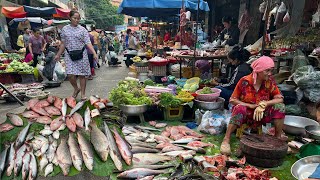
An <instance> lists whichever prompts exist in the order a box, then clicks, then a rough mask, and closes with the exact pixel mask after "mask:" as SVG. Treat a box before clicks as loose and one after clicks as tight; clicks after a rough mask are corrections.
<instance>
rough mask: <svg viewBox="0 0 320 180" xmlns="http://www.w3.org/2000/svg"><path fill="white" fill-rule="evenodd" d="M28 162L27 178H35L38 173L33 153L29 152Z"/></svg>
mask: <svg viewBox="0 0 320 180" xmlns="http://www.w3.org/2000/svg"><path fill="white" fill-rule="evenodd" d="M30 156H31V158H30V164H29V178H28V179H29V180H32V179H36V177H37V173H38V169H37V168H38V167H37V160H36V157H34V155H33V153H30Z"/></svg>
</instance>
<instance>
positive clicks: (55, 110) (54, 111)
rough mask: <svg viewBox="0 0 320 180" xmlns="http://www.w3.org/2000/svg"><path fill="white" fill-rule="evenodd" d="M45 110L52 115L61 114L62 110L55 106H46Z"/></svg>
mask: <svg viewBox="0 0 320 180" xmlns="http://www.w3.org/2000/svg"><path fill="white" fill-rule="evenodd" d="M44 110H45V111H47V112H48V113H49V114H50V115H51V116H60V115H61V112H60V110H59V109H58V108H56V107H54V106H48V107H44Z"/></svg>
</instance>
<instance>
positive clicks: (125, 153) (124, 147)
mask: <svg viewBox="0 0 320 180" xmlns="http://www.w3.org/2000/svg"><path fill="white" fill-rule="evenodd" d="M113 134H114V139H115V141H116V144H117V146H118V148H119V151H120V154H121V156H122V158H123V160H124V161H125V162H126V163H127V165H129V166H130V165H131V161H132V152H131V150H130V148H129V146H128V144H127V142H126V141H125V140H124V139H123V138H122V137H121V136H120V134H119V133H118V131H117V129H116V128H115V127H113Z"/></svg>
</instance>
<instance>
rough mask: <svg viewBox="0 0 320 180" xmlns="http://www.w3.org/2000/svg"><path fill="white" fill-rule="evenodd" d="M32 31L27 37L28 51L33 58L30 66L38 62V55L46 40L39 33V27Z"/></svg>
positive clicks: (34, 65)
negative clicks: (31, 34)
mask: <svg viewBox="0 0 320 180" xmlns="http://www.w3.org/2000/svg"><path fill="white" fill-rule="evenodd" d="M32 31H33V36H31V37H30V38H29V52H30V54H31V57H32V58H33V63H32V66H33V67H36V66H37V64H38V56H40V54H41V52H43V51H44V50H45V48H46V41H45V40H44V38H43V37H42V36H41V35H40V30H39V29H33V30H32Z"/></svg>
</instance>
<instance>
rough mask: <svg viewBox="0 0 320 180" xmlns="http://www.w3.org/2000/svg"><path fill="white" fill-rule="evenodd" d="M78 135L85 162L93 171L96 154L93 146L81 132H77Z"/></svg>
mask: <svg viewBox="0 0 320 180" xmlns="http://www.w3.org/2000/svg"><path fill="white" fill-rule="evenodd" d="M77 137H78V142H79V147H80V150H81V154H82V157H83V161H84V164H85V165H86V167H87V169H89V170H90V171H91V170H92V169H93V156H94V155H93V150H92V146H91V145H90V143H89V141H87V140H86V139H85V137H84V136H83V135H82V134H81V133H80V132H78V133H77Z"/></svg>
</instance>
